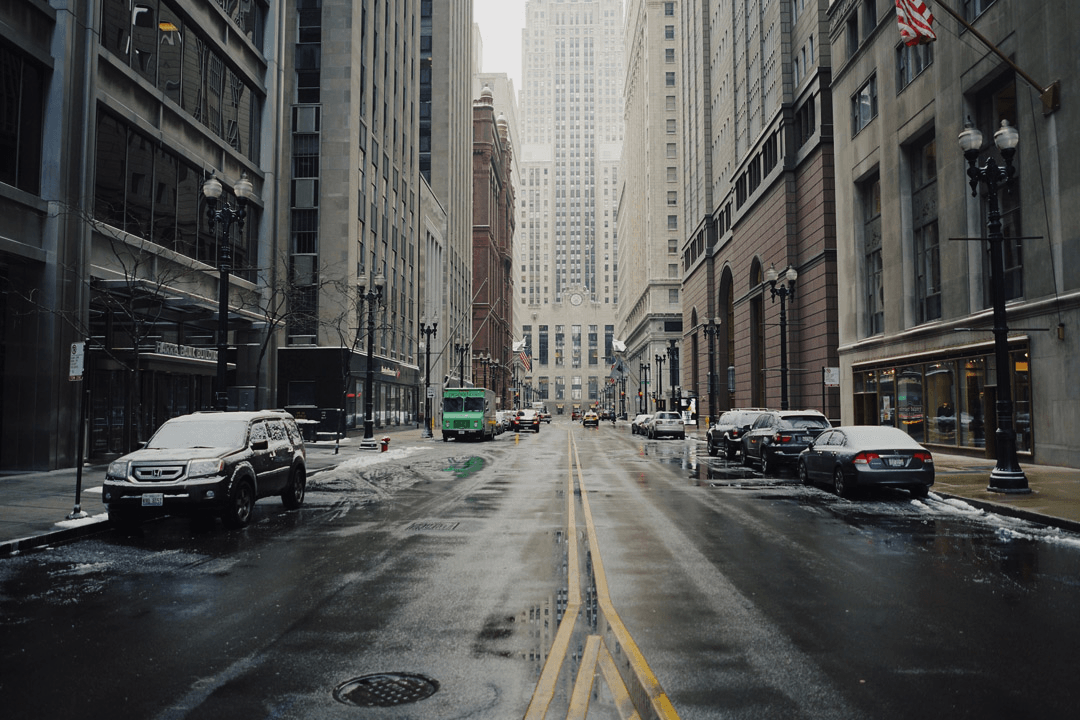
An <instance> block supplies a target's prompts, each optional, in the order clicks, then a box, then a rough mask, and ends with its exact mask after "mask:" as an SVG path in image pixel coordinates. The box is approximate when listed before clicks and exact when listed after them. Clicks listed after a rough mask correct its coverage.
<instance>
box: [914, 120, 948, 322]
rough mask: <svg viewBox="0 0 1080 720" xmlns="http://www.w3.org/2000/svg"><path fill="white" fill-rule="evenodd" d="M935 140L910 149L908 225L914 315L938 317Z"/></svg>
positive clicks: (926, 318) (925, 319) (923, 318)
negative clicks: (911, 249) (909, 214)
mask: <svg viewBox="0 0 1080 720" xmlns="http://www.w3.org/2000/svg"><path fill="white" fill-rule="evenodd" d="M937 207H938V199H937V142H936V140H935V139H934V138H930V139H929V140H923V141H922V142H920V143H918V144H917V145H916V146H915V147H913V148H912V151H911V224H912V234H913V241H914V242H913V245H914V247H913V250H914V254H915V302H916V308H915V317H916V320H917V321H918V322H920V323H924V322H929V321H931V320H937V319H939V318H940V317H941V259H940V248H939V244H938V212H937Z"/></svg>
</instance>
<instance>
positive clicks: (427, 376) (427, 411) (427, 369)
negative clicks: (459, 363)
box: [420, 322, 439, 438]
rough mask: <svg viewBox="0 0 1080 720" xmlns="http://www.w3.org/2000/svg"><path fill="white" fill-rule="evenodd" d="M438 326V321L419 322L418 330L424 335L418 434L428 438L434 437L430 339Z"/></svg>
mask: <svg viewBox="0 0 1080 720" xmlns="http://www.w3.org/2000/svg"><path fill="white" fill-rule="evenodd" d="M438 327H439V323H437V322H433V323H431V325H430V326H429V325H428V324H427V323H426V322H422V323H420V332H421V334H423V336H424V353H425V356H426V357H425V358H424V432H422V433H421V434H420V436H421V437H425V438H430V437H434V435H433V433H432V428H433V427H434V425H433V424H432V417H431V415H432V412H431V411H432V405H431V398H430V397H428V395H429V394H430V393H431V339H432V338H433V337H435V330H436V328H438Z"/></svg>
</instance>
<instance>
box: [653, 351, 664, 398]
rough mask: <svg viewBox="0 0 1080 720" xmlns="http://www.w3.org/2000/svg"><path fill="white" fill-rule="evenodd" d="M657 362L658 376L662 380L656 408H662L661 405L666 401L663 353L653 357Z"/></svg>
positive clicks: (657, 393)
mask: <svg viewBox="0 0 1080 720" xmlns="http://www.w3.org/2000/svg"><path fill="white" fill-rule="evenodd" d="M653 359H654V360H655V361H656V364H657V366H658V367H657V370H656V378H657V380H659V381H660V385H659V389H658V390H657V392H656V409H657V410H659V409H660V405H661V404H662V403H663V402H664V360H665V357H664V356H663V354H661V353H657V354H656V357H655V358H653Z"/></svg>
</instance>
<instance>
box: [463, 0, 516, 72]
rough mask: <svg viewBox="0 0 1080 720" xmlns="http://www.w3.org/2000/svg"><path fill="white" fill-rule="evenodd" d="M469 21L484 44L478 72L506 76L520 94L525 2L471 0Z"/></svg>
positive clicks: (512, 0) (514, 0)
mask: <svg viewBox="0 0 1080 720" xmlns="http://www.w3.org/2000/svg"><path fill="white" fill-rule="evenodd" d="M473 19H474V20H475V21H476V23H477V24H478V25H479V26H480V36H481V38H483V41H484V56H483V67H482V68H481V71H482V72H486V73H506V74H507V75H509V76H510V77H511V78H513V79H514V89H515V90H517V91H518V92H520V91H521V30H522V28H524V27H525V0H473Z"/></svg>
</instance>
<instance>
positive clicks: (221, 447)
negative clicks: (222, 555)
mask: <svg viewBox="0 0 1080 720" xmlns="http://www.w3.org/2000/svg"><path fill="white" fill-rule="evenodd" d="M306 487H307V454H306V450H305V447H304V438H303V436H302V435H301V433H300V429H299V428H298V427H297V425H296V421H295V420H294V419H293V416H292V415H290V414H289V413H284V412H276V411H271V410H266V411H260V412H197V413H192V414H190V415H181V416H179V417H175V418H172V419H171V420H167V421H165V423H164V424H163V425H162V426H161V427H159V428H158V429H157V431H156V432H155V433H154V434H153V436H152V437H151V438H150V439H149V440H148V441H147V442H146V444H145V445H144V446H143V447H142V448H141V449H140V450H136V451H135V452H132V453H128V454H127V455H124V456H123V457H120V458H118V459H116V460H114V461H112V462H111V463H110V464H109V467H108V469H107V470H106V472H105V481H104V483H103V484H102V490H101V499H102V501H103V502H104V503H105V505H106V506H107V507H108V509H109V520H111V521H112V522H114V523H116V524H120V525H126V524H131V523H134V522H137V521H138V520H140V519H142V518H143V517H145V516H148V515H151V514H155V513H157V514H160V513H163V512H179V513H187V512H191V513H207V514H213V515H220V516H221V519H222V521H223V522H224V523H225V525H226V526H227V527H232V528H239V527H243V526H245V525H247V524H248V522H250V521H251V515H252V513H253V511H254V507H255V501H256V500H258V499H259V498H263V497H268V496H270V495H278V496H280V497H281V502H282V504H283V505H284V506H285V507H286V508H289V509H294V508H298V507H300V505H301V504H302V503H303V502H304V492H305V488H306Z"/></svg>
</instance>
